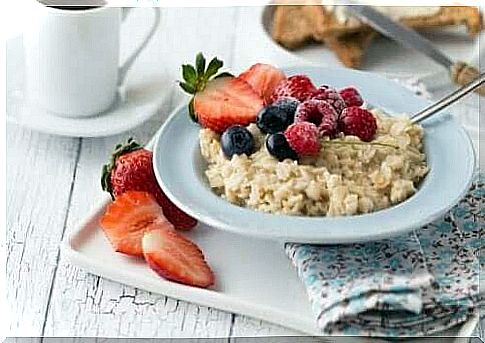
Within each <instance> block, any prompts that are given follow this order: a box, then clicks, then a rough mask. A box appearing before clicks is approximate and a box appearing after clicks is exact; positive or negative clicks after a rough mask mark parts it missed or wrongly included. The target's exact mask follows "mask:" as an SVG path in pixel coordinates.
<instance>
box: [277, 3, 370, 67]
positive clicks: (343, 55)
mask: <svg viewBox="0 0 485 343" xmlns="http://www.w3.org/2000/svg"><path fill="white" fill-rule="evenodd" d="M304 7H305V6H299V5H278V6H275V8H274V15H273V28H272V37H273V39H274V40H275V41H277V42H278V43H280V44H281V45H283V46H284V47H286V48H287V49H290V50H293V49H297V48H299V47H301V46H303V45H305V44H306V43H308V42H309V41H312V40H315V37H314V28H313V27H312V26H311V25H310V21H309V18H308V17H307V13H305V11H304V10H303V8H304ZM375 36H376V33H375V32H374V31H372V30H364V31H363V32H357V33H351V34H348V35H342V36H340V37H337V36H334V37H332V36H329V37H325V38H324V39H323V40H321V43H324V44H326V45H327V46H328V48H330V49H331V50H332V51H333V52H334V53H335V55H336V56H337V58H338V59H339V60H340V61H341V62H342V64H344V65H345V66H346V67H349V68H358V67H359V66H360V65H361V63H362V59H363V56H364V52H365V50H366V49H367V47H368V46H369V45H370V43H371V41H372V39H373V38H374V37H375ZM315 41H317V40H315Z"/></svg>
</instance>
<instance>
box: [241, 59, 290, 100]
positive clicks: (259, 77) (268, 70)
mask: <svg viewBox="0 0 485 343" xmlns="http://www.w3.org/2000/svg"><path fill="white" fill-rule="evenodd" d="M238 78H239V79H241V80H244V81H246V82H247V83H249V84H250V85H251V87H253V89H254V90H255V91H256V93H257V94H258V95H259V96H260V97H261V98H263V100H264V102H265V103H268V102H269V99H270V97H271V94H273V91H274V89H275V88H276V86H277V85H278V84H279V83H280V82H281V81H283V80H285V79H286V76H285V74H284V73H283V72H282V71H281V70H279V69H278V68H276V67H273V66H272V65H269V64H263V63H257V64H255V65H253V66H251V67H250V68H249V69H248V70H246V71H245V72H243V73H242V74H241V75H239V76H238Z"/></svg>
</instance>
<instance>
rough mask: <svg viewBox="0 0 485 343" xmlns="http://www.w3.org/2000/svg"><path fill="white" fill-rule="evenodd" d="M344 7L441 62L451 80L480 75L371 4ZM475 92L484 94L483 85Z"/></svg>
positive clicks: (392, 36)
mask: <svg viewBox="0 0 485 343" xmlns="http://www.w3.org/2000/svg"><path fill="white" fill-rule="evenodd" d="M345 7H346V9H347V10H348V11H349V12H350V13H351V14H353V15H354V16H356V17H357V18H359V19H361V20H362V21H363V22H365V23H366V24H368V25H369V26H371V27H372V28H374V29H375V30H376V31H378V32H380V33H382V34H383V35H384V36H387V37H388V38H391V39H393V40H395V41H396V42H398V43H401V44H402V45H404V46H406V47H408V48H411V49H414V50H416V51H419V52H421V53H423V54H424V55H426V56H428V57H430V58H431V59H432V60H434V61H435V62H437V63H439V64H441V65H442V66H443V67H445V68H446V69H447V70H448V72H449V73H450V77H451V79H452V80H453V82H455V83H457V84H459V85H465V84H467V83H469V82H471V81H473V80H475V79H476V78H478V77H479V76H480V72H479V71H478V69H476V68H474V67H472V66H470V65H468V64H467V63H464V62H461V61H457V62H453V61H452V60H451V59H450V58H449V57H448V56H446V55H445V54H444V53H442V52H441V51H440V50H438V49H437V48H436V47H435V46H434V45H433V43H431V42H430V41H429V40H427V39H426V38H424V37H423V36H421V35H420V34H419V33H417V32H416V31H414V30H413V29H411V28H408V27H406V26H404V25H401V24H400V23H398V22H395V21H394V20H392V19H390V18H389V17H387V16H385V15H384V14H382V13H380V12H379V11H377V10H376V9H374V8H372V7H371V6H366V5H356V4H351V5H345ZM475 92H477V93H479V94H480V95H483V96H485V86H482V87H480V88H477V89H476V90H475Z"/></svg>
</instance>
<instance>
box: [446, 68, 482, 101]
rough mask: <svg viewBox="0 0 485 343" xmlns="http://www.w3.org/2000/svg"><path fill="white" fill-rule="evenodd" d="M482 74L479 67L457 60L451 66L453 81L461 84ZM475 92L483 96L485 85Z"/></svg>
mask: <svg viewBox="0 0 485 343" xmlns="http://www.w3.org/2000/svg"><path fill="white" fill-rule="evenodd" d="M479 76H480V72H479V71H478V69H476V68H474V67H472V66H470V65H468V64H466V63H464V62H457V63H455V64H454V65H453V66H452V67H451V78H452V79H453V82H455V83H456V84H459V85H461V86H463V85H466V84H467V83H470V82H472V81H473V80H475V79H476V78H478V77H479ZM475 92H476V93H478V94H480V95H481V96H485V86H481V87H478V88H477V89H475Z"/></svg>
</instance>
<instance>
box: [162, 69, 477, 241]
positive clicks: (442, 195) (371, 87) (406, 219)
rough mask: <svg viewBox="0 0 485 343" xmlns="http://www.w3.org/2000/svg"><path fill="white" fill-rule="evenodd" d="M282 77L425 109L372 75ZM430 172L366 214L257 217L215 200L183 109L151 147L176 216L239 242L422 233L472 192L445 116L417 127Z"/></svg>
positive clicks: (379, 102) (394, 109)
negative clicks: (407, 193) (240, 237)
mask: <svg viewBox="0 0 485 343" xmlns="http://www.w3.org/2000/svg"><path fill="white" fill-rule="evenodd" d="M285 72H286V74H287V75H294V74H306V75H308V76H309V77H310V78H311V79H312V80H313V81H314V83H315V84H330V85H332V86H335V87H337V88H340V87H344V86H348V85H355V86H356V87H357V88H358V89H359V91H360V92H361V93H362V95H363V97H364V99H366V101H367V102H368V103H370V104H372V105H373V106H376V107H380V108H383V109H384V110H385V111H387V112H388V113H389V114H392V113H414V112H417V111H418V110H420V109H422V108H423V107H425V106H427V105H428V104H429V103H428V101H427V100H425V99H423V98H420V97H417V96H415V95H414V94H413V93H411V92H410V91H409V90H407V89H406V88H404V87H402V86H401V85H399V84H397V83H395V82H393V81H391V80H388V79H385V78H383V77H380V76H377V75H375V74H371V73H365V72H359V71H354V70H349V69H326V68H318V67H301V68H291V69H286V70H285ZM423 127H424V128H425V138H424V145H425V152H426V155H427V162H428V165H429V167H430V171H429V173H428V175H427V176H426V177H425V179H424V180H423V182H422V184H421V185H420V188H419V190H418V191H417V192H416V194H414V195H413V196H411V197H410V198H409V199H407V200H405V201H404V202H402V203H399V204H397V205H395V206H392V207H390V208H387V209H384V210H380V211H376V212H373V213H369V214H363V215H356V216H345V217H304V216H288V215H276V214H268V213H263V212H259V211H255V210H251V209H247V208H242V207H239V206H236V205H233V204H231V203H229V202H227V201H226V200H224V199H222V198H220V197H218V196H217V195H216V194H214V193H213V192H212V191H211V190H210V188H209V186H208V182H207V180H206V177H205V175H204V168H205V161H204V159H203V158H202V156H201V154H200V150H199V138H198V132H199V129H200V127H199V126H198V125H197V124H195V123H193V122H192V121H191V120H190V118H189V116H188V113H187V110H186V106H184V107H181V108H179V109H177V110H176V111H175V112H174V113H173V114H172V116H171V117H170V118H169V119H168V120H167V122H166V123H165V124H164V126H163V127H162V129H161V130H160V131H159V134H158V137H157V139H156V142H155V145H154V149H153V151H154V162H153V163H154V169H155V174H156V177H157V180H158V182H159V183H160V185H161V187H162V189H163V190H164V192H165V193H166V195H167V196H168V197H169V198H170V199H171V200H172V201H173V202H174V203H175V204H176V205H177V206H179V207H180V208H181V209H183V210H184V211H186V212H187V213H189V214H190V215H192V216H194V217H195V218H197V219H198V220H200V221H202V222H204V223H206V224H209V225H211V226H213V227H215V228H219V229H222V230H227V231H232V232H236V233H240V234H244V235H251V236H259V237H263V238H269V239H275V240H279V241H288V242H301V243H325V244H330V243H350V242H359V241H367V240H376V239H382V238H388V237H391V236H395V235H399V234H403V233H405V232H407V231H410V230H413V229H417V228H420V227H421V226H423V225H425V224H427V223H429V222H431V221H433V220H434V219H436V218H438V217H439V216H440V215H442V214H444V213H445V212H446V211H447V210H449V209H450V208H451V207H452V206H453V205H455V204H456V203H457V202H458V201H459V199H460V198H461V197H462V196H463V195H464V194H465V192H466V191H467V189H468V187H469V186H470V183H471V180H472V176H473V172H474V168H475V154H474V150H473V147H472V143H471V141H470V139H469V137H468V135H467V134H466V132H465V131H464V129H463V128H462V127H461V126H460V125H459V124H458V123H457V122H456V121H455V120H454V119H453V118H452V117H451V115H449V114H447V113H443V114H438V115H436V116H435V117H434V118H430V119H428V120H427V121H426V122H424V123H423Z"/></svg>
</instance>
